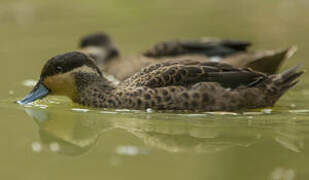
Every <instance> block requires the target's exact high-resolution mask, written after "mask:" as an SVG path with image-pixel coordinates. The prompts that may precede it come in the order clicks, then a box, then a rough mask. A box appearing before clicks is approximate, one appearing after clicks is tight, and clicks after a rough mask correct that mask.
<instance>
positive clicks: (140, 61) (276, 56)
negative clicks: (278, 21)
mask: <svg viewBox="0 0 309 180" xmlns="http://www.w3.org/2000/svg"><path fill="white" fill-rule="evenodd" d="M249 46H250V43H248V42H244V41H237V40H219V39H214V38H208V39H207V38H202V39H199V40H190V41H167V42H162V43H158V44H156V45H154V46H153V47H152V48H150V49H148V50H146V51H145V52H143V53H141V54H139V55H133V56H125V57H122V56H120V53H119V50H118V49H117V48H116V47H115V45H114V44H113V43H112V41H111V40H110V38H109V36H108V35H106V34H103V33H98V34H91V35H88V36H86V37H84V38H83V39H82V40H81V43H80V47H81V48H82V50H81V51H82V52H84V53H86V54H88V55H90V56H91V57H93V58H94V59H95V60H96V62H97V64H98V65H99V67H100V68H101V69H102V71H104V72H106V73H108V74H111V75H114V76H115V77H116V78H117V79H119V80H124V79H127V78H128V77H130V76H131V75H133V74H134V73H136V72H138V71H140V70H141V69H142V68H143V67H146V66H148V65H150V64H155V63H162V62H168V61H172V62H173V61H178V60H185V59H191V60H192V59H193V60H195V61H200V62H209V61H214V62H223V63H226V64H231V65H233V66H234V67H239V68H243V67H250V68H252V69H254V70H256V71H260V72H264V73H268V74H273V73H276V72H277V71H278V69H279V67H280V65H281V64H282V62H283V61H284V60H285V59H286V58H288V57H290V56H291V55H292V54H293V53H294V52H295V50H296V48H295V47H292V48H288V49H283V50H268V51H256V52H248V51H247V48H248V47H249Z"/></svg>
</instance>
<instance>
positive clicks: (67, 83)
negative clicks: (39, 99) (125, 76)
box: [43, 74, 76, 99]
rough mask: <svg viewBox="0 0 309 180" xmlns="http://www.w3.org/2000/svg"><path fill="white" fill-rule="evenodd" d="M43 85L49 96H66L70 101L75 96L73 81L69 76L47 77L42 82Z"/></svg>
mask: <svg viewBox="0 0 309 180" xmlns="http://www.w3.org/2000/svg"><path fill="white" fill-rule="evenodd" d="M43 84H44V85H45V86H46V87H47V88H48V89H49V90H50V91H51V94H54V95H63V96H68V97H69V98H71V99H74V98H75V96H76V86H75V81H74V79H73V78H72V77H71V76H70V75H69V74H61V75H55V76H50V77H47V78H45V79H44V80H43Z"/></svg>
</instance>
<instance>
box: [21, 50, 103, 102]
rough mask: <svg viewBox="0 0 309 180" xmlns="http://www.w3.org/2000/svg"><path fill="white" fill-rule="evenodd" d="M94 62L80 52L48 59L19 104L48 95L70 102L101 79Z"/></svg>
mask: <svg viewBox="0 0 309 180" xmlns="http://www.w3.org/2000/svg"><path fill="white" fill-rule="evenodd" d="M101 78H103V77H102V73H101V71H100V70H99V68H98V67H97V66H96V64H95V63H94V61H93V60H92V59H91V58H90V57H89V56H87V55H85V54H84V53H81V52H69V53H65V54H62V55H58V56H55V57H53V58H51V59H49V60H48V61H47V62H46V64H45V65H44V67H43V69H42V72H41V75H40V79H39V81H38V83H37V84H36V86H35V87H34V88H33V90H32V91H31V92H30V93H29V94H28V95H27V96H26V97H24V98H23V99H22V100H20V101H18V103H19V104H28V103H31V102H33V101H35V100H37V99H41V98H43V97H45V96H47V95H49V94H53V95H63V96H67V97H69V98H71V99H72V100H73V99H74V98H75V97H76V96H77V94H78V92H79V91H80V90H81V89H82V88H84V87H86V86H87V85H88V84H89V83H91V82H93V81H95V80H98V79H101Z"/></svg>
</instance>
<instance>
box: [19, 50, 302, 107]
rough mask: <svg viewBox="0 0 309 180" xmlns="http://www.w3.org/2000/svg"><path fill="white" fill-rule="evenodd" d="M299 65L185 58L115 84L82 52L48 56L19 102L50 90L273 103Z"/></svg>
mask: <svg viewBox="0 0 309 180" xmlns="http://www.w3.org/2000/svg"><path fill="white" fill-rule="evenodd" d="M299 68H300V65H296V66H294V67H292V68H290V69H287V70H285V71H284V72H282V73H280V74H273V75H267V74H265V73H262V72H258V71H254V70H251V69H250V68H236V67H233V66H231V65H229V64H224V63H217V62H200V61H194V60H190V59H188V60H183V61H177V62H164V63H157V64H152V65H149V66H147V67H145V68H143V69H142V70H141V71H139V72H137V73H135V74H134V75H133V76H131V77H130V78H128V79H126V80H125V81H123V82H121V83H120V84H119V85H117V86H115V85H114V84H113V83H111V82H110V81H109V80H107V79H106V78H104V76H103V72H102V71H101V70H100V68H99V67H98V66H97V65H96V63H95V62H94V60H93V59H92V58H91V57H90V56H88V55H86V54H84V53H82V52H79V51H73V52H68V53H65V54H61V55H57V56H55V57H52V58H51V59H49V60H48V61H47V62H46V64H45V65H44V66H43V68H42V71H41V75H40V78H39V81H38V83H37V84H36V86H35V87H34V89H33V90H32V91H31V92H30V93H29V94H28V95H27V96H25V97H24V98H23V99H21V100H20V101H18V102H17V103H19V104H21V105H25V104H28V103H31V102H33V101H35V100H37V99H41V98H44V97H46V96H47V95H61V96H67V97H69V98H70V99H71V100H72V101H73V102H74V103H77V104H79V105H82V106H86V107H93V108H120V109H140V110H145V109H146V110H147V109H148V108H151V109H153V110H163V111H164V110H172V111H177V110H180V111H181V110H192V111H238V110H244V109H256V108H264V107H271V106H273V105H274V104H275V103H276V102H277V100H278V99H279V98H280V97H281V96H282V95H283V94H284V93H285V92H286V91H287V90H288V89H290V88H291V87H293V86H294V85H295V84H297V82H298V80H297V79H298V77H299V76H301V75H302V74H303V71H300V70H299Z"/></svg>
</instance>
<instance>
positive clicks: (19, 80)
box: [0, 0, 309, 180]
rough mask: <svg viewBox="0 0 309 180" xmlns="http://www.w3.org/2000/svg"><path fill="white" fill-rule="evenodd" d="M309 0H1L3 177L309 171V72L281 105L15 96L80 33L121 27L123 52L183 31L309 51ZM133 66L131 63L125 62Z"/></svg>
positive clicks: (303, 59)
mask: <svg viewBox="0 0 309 180" xmlns="http://www.w3.org/2000/svg"><path fill="white" fill-rule="evenodd" d="M308 16H309V2H307V1H305V0H293V1H292V0H250V1H248V0H235V1H229V0H225V1H224V0H223V1H218V0H193V1H185V0H177V1H176V0H153V1H145V0H131V1H128V0H105V1H100V0H89V1H82V0H66V1H60V0H48V1H47V0H45V1H42V0H1V1H0V22H1V24H0V27H1V28H0V33H1V35H0V37H1V39H0V47H1V48H0V59H1V61H0V63H1V71H0V78H1V84H2V85H1V88H0V115H1V120H0V179H10V180H19V179H21V180H28V179H29V180H53V179H59V180H62V179H63V180H80V179H113V180H121V179H126V180H131V179H132V180H136V179H154V180H157V179H177V180H182V179H183V180H187V179H194V180H195V179H199V180H205V179H209V180H226V179H228V180H248V179H250V180H264V179H271V180H306V179H309V166H308V165H309V163H308V162H309V156H308V155H309V150H308V148H307V146H308V143H309V117H308V115H309V81H308V80H309V74H308V73H305V74H304V76H303V77H302V79H301V82H300V83H299V84H298V85H297V86H296V87H295V88H294V89H292V90H291V91H289V92H288V93H287V94H285V95H284V97H282V98H281V99H280V101H279V102H278V103H277V105H276V107H275V108H273V109H272V111H270V110H254V111H250V112H245V113H238V114H236V113H200V114H173V113H159V112H151V113H147V112H143V111H125V110H98V109H88V110H87V109H79V108H81V107H78V106H77V105H73V104H71V102H70V101H69V100H68V99H65V98H61V97H51V98H48V100H44V101H40V102H38V103H36V104H34V105H32V106H29V107H22V106H19V105H17V104H15V103H13V102H14V101H15V100H17V99H20V98H21V97H23V96H24V95H26V93H27V92H29V90H30V89H31V88H30V87H25V86H24V85H23V81H25V80H27V79H36V78H37V77H38V76H39V73H40V69H41V67H42V66H43V64H44V63H45V61H46V60H47V59H48V58H50V57H51V56H54V55H56V54H59V53H63V52H67V51H70V50H74V49H76V47H77V42H78V39H79V37H80V36H82V35H85V34H87V33H91V32H94V31H98V30H104V31H106V32H108V33H109V34H111V35H112V37H113V39H114V40H115V41H116V42H117V44H118V45H119V46H120V47H121V50H122V52H123V54H131V53H135V52H140V51H142V50H144V49H145V48H146V47H150V46H151V45H152V44H153V43H155V42H158V41H161V40H166V39H175V38H199V37H202V36H214V37H222V38H234V39H241V40H250V41H251V42H253V43H254V45H255V46H254V47H253V49H271V48H285V47H289V46H290V45H297V46H298V47H299V51H298V53H297V54H296V55H295V56H294V57H293V58H291V59H290V60H289V61H288V62H287V63H286V64H285V65H284V66H283V67H282V68H283V69H284V68H287V67H289V66H291V65H294V64H297V63H302V64H303V69H305V70H306V69H308V67H309V62H308V59H307V58H308V57H309V51H308V49H309V41H308V35H307V34H308V32H309V25H308V20H307V17H308ZM120 70H121V69H120Z"/></svg>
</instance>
